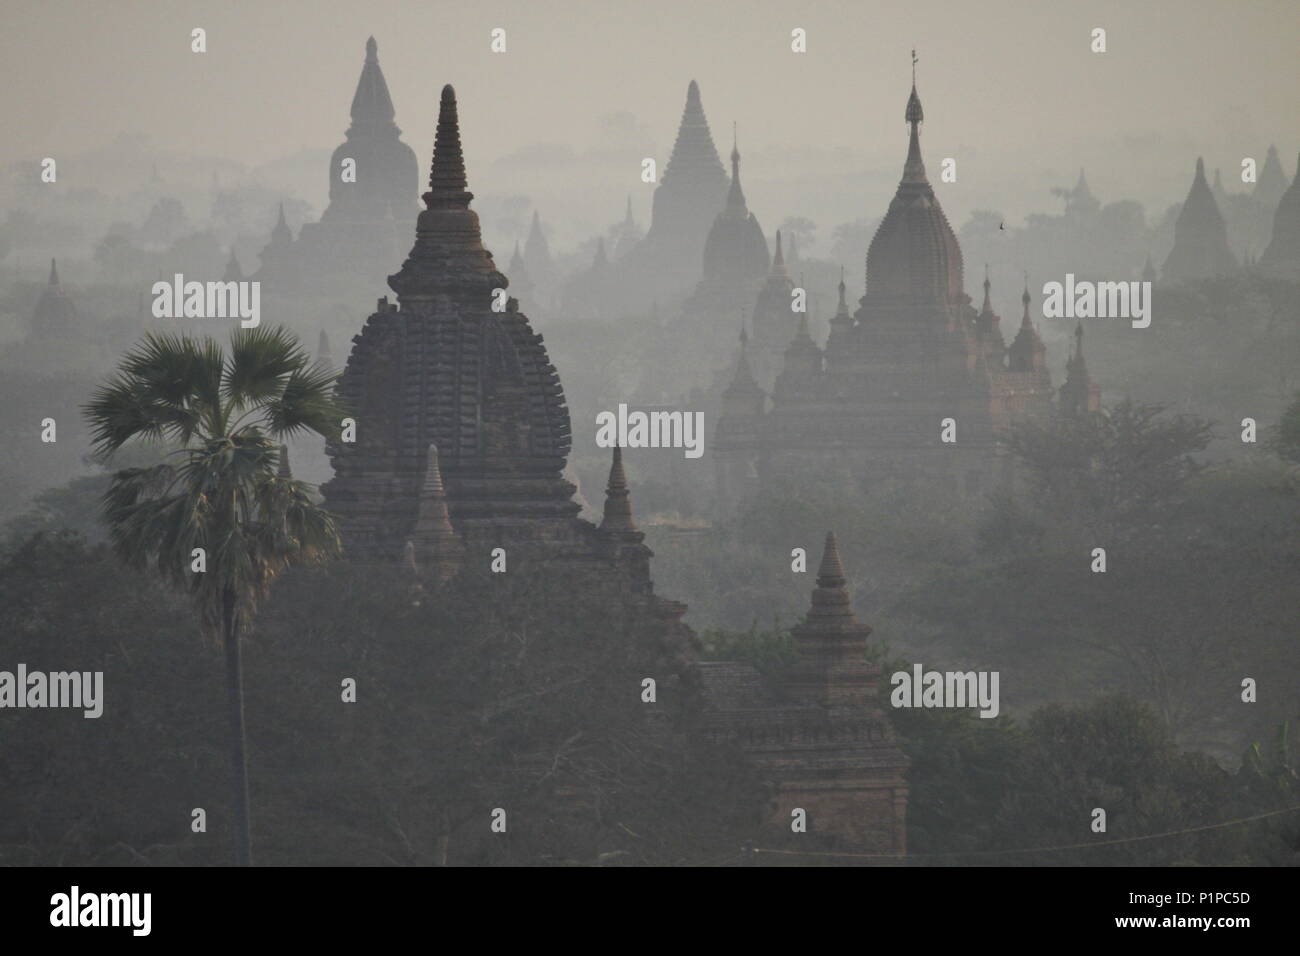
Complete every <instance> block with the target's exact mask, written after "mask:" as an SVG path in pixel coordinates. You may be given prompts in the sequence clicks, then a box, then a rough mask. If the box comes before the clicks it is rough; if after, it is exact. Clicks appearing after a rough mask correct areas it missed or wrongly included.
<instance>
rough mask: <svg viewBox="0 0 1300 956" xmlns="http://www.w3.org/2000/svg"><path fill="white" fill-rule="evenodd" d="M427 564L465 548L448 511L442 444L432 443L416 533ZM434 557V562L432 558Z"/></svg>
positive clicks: (416, 521) (422, 484)
mask: <svg viewBox="0 0 1300 956" xmlns="http://www.w3.org/2000/svg"><path fill="white" fill-rule="evenodd" d="M412 538H413V540H414V541H415V542H416V544H417V546H418V548H419V550H420V552H421V555H420V559H421V561H423V562H424V563H425V564H430V563H435V564H436V563H437V562H440V561H445V560H447V559H449V558H454V557H456V556H458V555H459V553H460V550H461V540H460V536H459V535H457V534H456V529H455V528H453V527H452V524H451V514H450V513H449V512H448V510H447V489H446V488H445V487H444V486H443V483H442V468H441V467H439V465H438V446H437V445H435V444H433V443H432V442H430V443H429V451H428V456H427V458H426V460H425V466H424V480H423V481H422V482H421V484H420V507H419V510H418V512H417V513H416V519H415V527H414V529H413V534H412ZM430 559H432V561H431V560H430Z"/></svg>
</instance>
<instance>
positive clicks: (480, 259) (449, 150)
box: [388, 85, 510, 544]
mask: <svg viewBox="0 0 1300 956" xmlns="http://www.w3.org/2000/svg"><path fill="white" fill-rule="evenodd" d="M422 198H423V199H424V204H425V207H426V208H425V209H424V210H423V211H422V212H421V213H420V215H419V218H418V219H417V220H416V226H415V245H414V246H413V247H412V248H411V252H410V255H408V256H407V258H406V261H405V262H404V263H402V268H401V269H400V270H399V271H398V272H397V274H396V275H391V276H389V277H388V285H389V287H390V288H392V290H393V291H394V292H396V293H397V294H398V295H399V296H401V297H403V298H406V297H411V298H415V297H419V298H421V299H424V298H427V297H429V296H433V295H437V294H440V293H452V294H455V295H457V296H458V297H461V298H462V300H463V299H465V298H470V299H474V300H478V297H479V296H481V295H484V294H486V295H488V296H490V295H491V293H492V290H493V289H497V288H507V287H508V286H509V284H510V282H509V280H508V279H507V278H506V277H505V276H504V275H503V274H502V273H501V272H500V271H498V270H497V268H496V264H495V263H494V262H493V261H492V253H490V252H488V251H487V249H485V248H484V247H483V237H482V235H481V233H480V231H479V222H478V213H476V212H474V211H473V210H472V209H470V208H469V204H470V201H471V200H472V199H473V198H474V194H473V193H471V192H470V191H469V189H468V181H467V179H466V175H465V157H464V154H463V153H462V152H461V145H460V121H459V117H458V115H457V110H456V91H455V90H454V89H452V87H451V86H450V85H447V86H444V87H443V88H442V99H441V101H440V102H439V105H438V131H437V134H436V136H435V138H434V145H433V162H432V163H431V164H430V167H429V191H428V192H426V193H425V194H424V196H423V197H422ZM417 544H418V542H417Z"/></svg>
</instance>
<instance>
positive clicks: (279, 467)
mask: <svg viewBox="0 0 1300 956" xmlns="http://www.w3.org/2000/svg"><path fill="white" fill-rule="evenodd" d="M275 476H276V477H277V478H284V479H286V480H292V479H293V472H292V471H290V470H289V446H288V445H281V446H280V458H279V461H277V462H276V466H275Z"/></svg>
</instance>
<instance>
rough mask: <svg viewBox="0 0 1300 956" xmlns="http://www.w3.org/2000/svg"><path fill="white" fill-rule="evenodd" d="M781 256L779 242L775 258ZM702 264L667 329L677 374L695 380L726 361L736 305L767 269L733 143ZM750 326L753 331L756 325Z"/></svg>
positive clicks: (752, 292) (756, 288)
mask: <svg viewBox="0 0 1300 956" xmlns="http://www.w3.org/2000/svg"><path fill="white" fill-rule="evenodd" d="M780 254H781V253H780V248H779V240H778V249H777V257H778V259H779V258H780ZM701 262H702V266H703V268H702V272H703V274H702V275H701V277H700V280H699V282H698V283H696V286H695V291H694V292H693V293H691V295H690V297H689V298H688V299H687V300H686V302H685V303H684V304H683V306H682V312H681V317H680V319H678V321H677V322H676V323H675V327H674V328H672V329H671V331H670V332H669V335H670V336H671V338H672V341H673V342H674V343H675V344H676V345H678V346H679V348H680V351H681V353H682V362H681V363H679V372H680V373H681V377H682V378H689V379H692V380H695V381H704V380H707V379H708V377H709V376H710V375H711V374H712V373H713V371H714V368H715V366H716V365H717V364H720V363H721V362H722V361H725V358H726V356H727V355H728V353H729V352H730V346H731V342H732V336H733V335H734V330H735V326H734V323H733V319H734V316H735V314H736V308H737V306H738V305H742V304H745V303H750V302H753V301H754V300H755V297H756V296H758V295H759V293H760V290H761V289H762V288H763V283H764V279H765V277H766V275H767V273H768V268H769V259H768V252H767V240H766V239H765V238H764V237H763V229H762V227H761V226H760V225H759V223H758V219H757V217H756V216H755V215H754V214H753V213H752V212H750V211H749V206H748V204H747V203H746V201H745V191H744V188H743V187H742V186H741V183H740V149H739V147H738V146H737V145H735V144H734V143H733V145H732V148H731V185H730V186H729V187H728V189H727V201H726V204H725V205H724V206H723V207H722V211H721V212H719V213H718V215H717V216H716V217H715V218H714V220H713V225H712V227H711V228H710V229H709V233H708V236H707V238H706V239H705V241H704V250H703V252H702V254H701ZM786 308H787V310H788V308H789V300H788V298H787V300H786ZM754 328H755V331H756V333H757V329H758V326H757V325H755V326H754ZM687 365H689V368H687V367H686V366H687ZM723 384H725V382H723V383H719V387H721V385H723Z"/></svg>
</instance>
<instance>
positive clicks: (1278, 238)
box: [1259, 159, 1300, 282]
mask: <svg viewBox="0 0 1300 956" xmlns="http://www.w3.org/2000/svg"><path fill="white" fill-rule="evenodd" d="M1259 268H1260V271H1261V272H1264V273H1266V274H1267V275H1271V276H1273V277H1274V278H1278V279H1290V280H1291V281H1292V282H1300V159H1297V160H1296V175H1295V178H1294V179H1292V180H1291V185H1290V186H1288V187H1287V189H1286V192H1284V193H1283V194H1282V197H1281V198H1280V199H1279V200H1278V204H1277V211H1276V212H1275V213H1274V214H1273V238H1272V240H1271V241H1270V242H1269V244H1268V248H1267V249H1265V250H1264V254H1263V255H1262V256H1260V259H1259Z"/></svg>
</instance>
